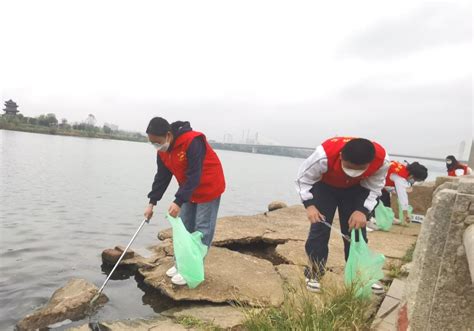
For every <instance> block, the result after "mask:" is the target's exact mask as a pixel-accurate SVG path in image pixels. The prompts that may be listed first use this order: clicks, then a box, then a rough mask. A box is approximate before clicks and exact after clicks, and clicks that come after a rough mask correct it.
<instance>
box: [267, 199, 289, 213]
mask: <svg viewBox="0 0 474 331" xmlns="http://www.w3.org/2000/svg"><path fill="white" fill-rule="evenodd" d="M286 207H288V205H287V204H286V203H284V202H283V201H273V202H271V203H270V204H269V205H268V211H274V210H277V209H282V208H286Z"/></svg>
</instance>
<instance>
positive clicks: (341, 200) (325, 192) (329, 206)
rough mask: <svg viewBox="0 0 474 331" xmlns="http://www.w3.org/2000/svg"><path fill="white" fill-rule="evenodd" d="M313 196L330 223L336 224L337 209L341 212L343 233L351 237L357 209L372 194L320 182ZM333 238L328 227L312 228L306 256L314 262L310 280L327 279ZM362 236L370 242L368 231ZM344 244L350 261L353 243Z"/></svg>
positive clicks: (316, 204)
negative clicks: (323, 276)
mask: <svg viewBox="0 0 474 331" xmlns="http://www.w3.org/2000/svg"><path fill="white" fill-rule="evenodd" d="M311 193H313V196H314V199H313V202H314V205H315V206H316V208H317V209H318V210H319V212H320V213H322V214H323V215H324V216H326V221H327V222H328V223H331V224H332V222H333V219H334V214H335V213H336V209H337V210H338V212H339V223H340V228H341V232H342V233H344V234H346V235H349V236H350V233H349V218H350V216H351V215H352V213H353V212H354V211H356V210H357V209H356V208H357V206H361V205H363V201H365V199H366V198H367V196H368V195H369V190H368V189H366V188H363V187H362V186H359V185H357V186H354V187H351V188H345V189H341V188H336V187H332V186H329V185H327V184H325V183H323V182H317V183H316V184H315V185H314V186H313V188H312V190H311ZM330 235H331V229H330V228H329V227H328V226H326V225H324V224H322V223H314V224H311V227H310V230H309V235H308V239H307V240H306V245H305V248H306V254H308V258H309V262H310V266H309V267H308V268H306V271H305V275H306V277H308V278H319V277H321V276H322V275H324V273H325V268H326V262H327V259H328V254H329V249H328V243H329V237H330ZM362 235H363V237H364V240H365V241H366V242H368V240H367V233H366V229H365V228H363V229H362ZM341 240H343V242H344V255H345V258H346V260H347V258H348V257H349V248H350V243H349V242H347V241H346V240H345V239H343V238H342V237H341ZM356 240H357V241H358V240H359V235H358V231H357V232H356Z"/></svg>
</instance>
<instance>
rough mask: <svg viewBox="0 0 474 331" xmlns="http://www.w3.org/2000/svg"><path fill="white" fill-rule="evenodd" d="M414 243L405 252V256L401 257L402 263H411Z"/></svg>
mask: <svg viewBox="0 0 474 331" xmlns="http://www.w3.org/2000/svg"><path fill="white" fill-rule="evenodd" d="M415 247H416V243H413V245H411V247H410V248H409V249H408V250H407V252H406V253H405V255H404V256H403V257H402V261H403V263H409V262H411V261H413V252H414V251H415Z"/></svg>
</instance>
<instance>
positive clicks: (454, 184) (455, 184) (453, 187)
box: [433, 181, 459, 195]
mask: <svg viewBox="0 0 474 331" xmlns="http://www.w3.org/2000/svg"><path fill="white" fill-rule="evenodd" d="M458 187H459V181H456V182H451V181H448V182H445V183H443V184H441V185H440V186H438V187H437V188H436V190H435V191H434V192H433V195H436V194H438V192H439V191H441V190H444V189H449V190H457V189H458Z"/></svg>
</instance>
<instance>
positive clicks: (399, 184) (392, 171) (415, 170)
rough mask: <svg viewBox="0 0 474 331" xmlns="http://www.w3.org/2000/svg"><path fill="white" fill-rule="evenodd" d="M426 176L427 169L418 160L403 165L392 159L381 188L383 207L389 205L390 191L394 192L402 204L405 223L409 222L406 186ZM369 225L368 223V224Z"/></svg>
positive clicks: (421, 180)
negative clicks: (383, 185)
mask: <svg viewBox="0 0 474 331" xmlns="http://www.w3.org/2000/svg"><path fill="white" fill-rule="evenodd" d="M427 177H428V169H427V168H426V167H425V166H424V165H421V164H420V163H418V162H413V163H410V164H408V165H404V164H402V163H400V162H397V161H392V162H391V164H390V168H389V169H388V173H387V178H386V179H385V187H384V189H383V190H382V196H381V197H380V201H382V203H383V204H384V206H385V207H391V199H390V193H396V194H397V197H398V202H399V203H400V205H401V206H402V209H403V215H399V217H400V219H401V217H402V216H403V221H404V222H405V223H410V222H411V221H410V219H409V217H408V206H409V202H408V193H407V188H409V187H411V186H412V185H413V184H414V183H415V182H423V181H424V180H425V179H426V178H427ZM369 226H370V225H369Z"/></svg>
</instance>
